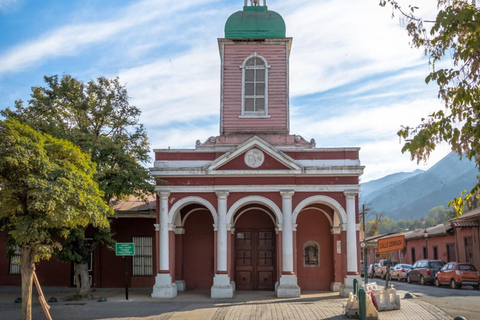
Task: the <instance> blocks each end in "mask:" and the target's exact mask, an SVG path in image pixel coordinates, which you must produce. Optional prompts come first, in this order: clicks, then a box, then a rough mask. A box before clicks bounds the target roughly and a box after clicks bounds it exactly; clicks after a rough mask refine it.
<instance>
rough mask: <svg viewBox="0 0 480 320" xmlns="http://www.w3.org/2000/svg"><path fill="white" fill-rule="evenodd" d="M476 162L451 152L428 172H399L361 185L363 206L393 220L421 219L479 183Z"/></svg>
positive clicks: (361, 202)
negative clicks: (431, 210) (434, 208)
mask: <svg viewBox="0 0 480 320" xmlns="http://www.w3.org/2000/svg"><path fill="white" fill-rule="evenodd" d="M478 174H479V173H478V169H477V167H476V165H475V162H473V161H470V160H468V159H466V158H465V157H464V158H463V159H462V160H460V159H459V157H458V155H457V154H456V153H450V154H448V155H447V156H445V157H444V158H443V159H442V160H440V161H439V162H438V163H436V164H435V165H434V166H433V167H431V168H430V169H428V170H426V171H422V170H415V171H413V172H399V173H394V174H391V175H388V176H386V177H383V178H380V179H377V180H372V181H368V182H366V183H364V184H361V186H362V187H361V191H360V201H359V202H360V205H362V204H365V206H367V207H368V208H370V212H375V213H384V214H385V216H386V217H390V218H392V219H393V220H400V219H403V220H408V219H410V217H414V218H415V219H420V218H422V217H425V216H427V215H428V211H429V210H430V209H432V208H433V207H436V206H440V205H441V206H445V207H446V206H447V203H448V202H449V201H451V200H452V199H453V198H454V197H458V196H460V193H461V192H462V191H463V190H467V191H470V190H471V189H472V188H473V187H474V186H475V185H476V183H477V176H478Z"/></svg>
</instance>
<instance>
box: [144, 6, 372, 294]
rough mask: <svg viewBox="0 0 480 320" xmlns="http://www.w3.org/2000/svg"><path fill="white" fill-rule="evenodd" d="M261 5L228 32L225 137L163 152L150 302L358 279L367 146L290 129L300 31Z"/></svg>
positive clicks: (234, 18) (347, 286)
mask: <svg viewBox="0 0 480 320" xmlns="http://www.w3.org/2000/svg"><path fill="white" fill-rule="evenodd" d="M259 2H260V0H257V1H252V4H249V3H247V1H246V0H245V4H244V7H243V10H242V11H238V12H235V13H233V14H232V15H231V16H230V17H229V18H228V20H227V21H226V24H225V37H224V38H220V39H218V48H219V53H220V65H221V84H220V86H221V90H220V133H219V135H218V136H215V137H209V138H208V139H206V140H204V142H201V141H200V140H197V142H196V145H195V148H194V149H170V148H169V149H168V150H167V149H155V150H154V151H155V163H154V167H153V168H152V169H151V173H152V175H153V176H154V177H155V178H156V181H157V185H156V192H157V194H158V200H157V201H158V203H157V223H156V224H155V227H156V241H157V243H156V246H155V247H157V248H158V249H157V250H158V255H157V256H158V261H157V263H156V265H157V266H158V270H155V274H156V276H155V284H154V286H153V293H152V297H158V298H172V297H175V296H176V295H177V292H178V291H184V290H194V289H209V290H211V297H212V298H232V297H233V296H234V294H235V291H236V290H272V291H275V292H276V294H277V297H299V296H300V293H301V291H302V290H316V291H330V290H331V291H340V292H341V293H342V294H347V295H348V291H351V290H352V286H353V285H352V284H353V279H354V278H358V277H359V272H358V271H359V248H358V229H359V225H358V210H357V208H358V192H359V189H360V185H359V177H360V176H361V175H362V173H363V169H364V167H363V166H361V163H360V160H359V150H360V149H359V148H357V147H345V148H319V147H317V146H316V143H315V140H314V139H311V140H306V139H304V138H303V137H301V136H299V135H295V134H290V122H289V113H290V110H289V108H290V106H289V68H290V64H289V59H290V53H291V47H292V38H290V37H286V27H285V22H284V20H283V18H282V17H281V16H280V15H279V14H278V13H276V12H274V11H271V10H268V8H267V5H266V0H263V3H259ZM212 54H213V53H212ZM324 143H328V141H325V142H324Z"/></svg>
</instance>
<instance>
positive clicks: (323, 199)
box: [292, 195, 347, 225]
mask: <svg viewBox="0 0 480 320" xmlns="http://www.w3.org/2000/svg"><path fill="white" fill-rule="evenodd" d="M314 203H322V204H326V205H328V206H329V207H331V208H333V209H334V212H335V213H336V214H337V215H338V216H339V218H340V224H343V223H347V213H346V212H345V209H344V208H343V207H342V206H341V205H340V203H338V201H337V200H335V199H332V198H330V197H327V196H322V195H318V196H311V197H308V198H306V199H304V200H303V201H302V202H300V203H299V204H298V205H297V206H296V207H295V210H294V211H293V214H292V216H293V217H292V223H293V224H294V225H295V224H296V223H297V218H298V214H299V213H300V211H302V210H303V209H304V208H305V207H307V206H308V205H310V204H314Z"/></svg>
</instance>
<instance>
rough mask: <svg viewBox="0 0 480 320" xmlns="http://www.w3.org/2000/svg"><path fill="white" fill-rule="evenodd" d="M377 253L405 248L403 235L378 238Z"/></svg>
mask: <svg viewBox="0 0 480 320" xmlns="http://www.w3.org/2000/svg"><path fill="white" fill-rule="evenodd" d="M377 244H378V247H377V253H384V252H390V251H396V250H402V249H403V248H405V236H403V235H402V236H396V237H389V238H383V239H378V241H377Z"/></svg>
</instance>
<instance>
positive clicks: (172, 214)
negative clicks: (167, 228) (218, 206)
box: [168, 196, 218, 225]
mask: <svg viewBox="0 0 480 320" xmlns="http://www.w3.org/2000/svg"><path fill="white" fill-rule="evenodd" d="M193 203H198V204H201V205H204V206H205V207H206V208H207V209H208V210H209V211H210V213H211V214H212V216H213V222H214V224H215V225H217V217H218V215H217V210H215V207H214V206H213V205H212V204H211V203H210V202H209V201H207V200H205V199H203V198H200V197H195V196H191V197H185V198H183V199H180V200H178V201H177V202H175V204H174V205H173V206H172V207H171V208H170V210H169V211H168V223H170V224H174V223H175V218H176V216H177V215H178V213H179V212H180V209H181V208H183V207H184V206H186V205H187V204H193Z"/></svg>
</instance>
